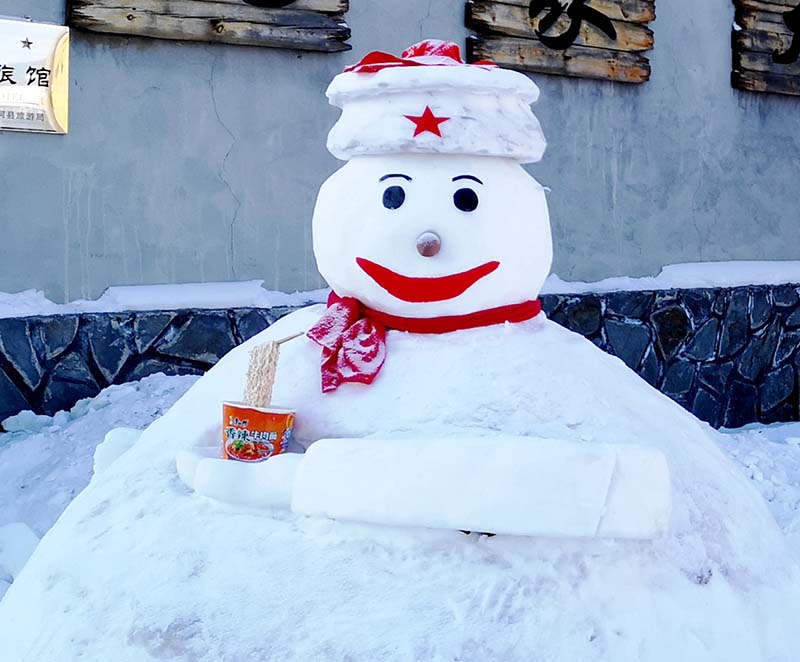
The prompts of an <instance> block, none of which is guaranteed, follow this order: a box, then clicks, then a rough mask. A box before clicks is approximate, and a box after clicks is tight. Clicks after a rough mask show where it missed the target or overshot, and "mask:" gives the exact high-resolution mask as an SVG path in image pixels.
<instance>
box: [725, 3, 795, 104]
mask: <svg viewBox="0 0 800 662" xmlns="http://www.w3.org/2000/svg"><path fill="white" fill-rule="evenodd" d="M734 4H735V5H736V21H735V23H734V26H733V75H732V76H731V81H732V83H733V86H734V87H736V88H739V89H740V90H748V91H751V92H772V93H774V94H790V95H793V96H800V0H764V1H763V2H762V1H761V0H734Z"/></svg>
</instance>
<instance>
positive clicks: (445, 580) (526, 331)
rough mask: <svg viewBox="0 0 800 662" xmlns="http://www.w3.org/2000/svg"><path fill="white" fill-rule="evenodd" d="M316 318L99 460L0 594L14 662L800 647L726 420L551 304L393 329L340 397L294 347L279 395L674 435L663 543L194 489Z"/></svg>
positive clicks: (732, 657) (206, 661) (648, 437)
mask: <svg viewBox="0 0 800 662" xmlns="http://www.w3.org/2000/svg"><path fill="white" fill-rule="evenodd" d="M318 316H319V309H318V308H314V309H306V310H303V311H299V312H298V313H295V314H293V315H291V316H288V317H286V318H284V319H282V320H281V321H280V322H278V323H276V324H275V325H274V326H273V327H271V328H270V329H268V330H267V331H265V332H264V333H262V334H261V335H260V336H258V337H256V338H255V339H253V340H251V341H249V342H248V343H246V344H245V345H243V346H241V347H239V348H237V349H236V350H234V351H233V352H231V353H230V354H229V355H227V356H226V357H225V358H223V360H222V361H220V363H219V364H218V365H217V366H216V367H215V368H213V369H212V370H211V371H210V372H209V373H208V374H207V375H206V376H204V377H203V378H201V379H200V380H199V381H198V382H197V384H195V386H194V387H193V388H192V389H191V390H190V391H189V392H188V393H187V394H186V395H185V396H184V397H183V398H181V400H179V401H178V403H177V404H176V405H175V406H174V407H173V408H172V409H171V410H170V411H169V412H168V413H167V414H166V415H165V416H163V417H162V418H161V419H159V420H158V421H156V422H155V423H153V424H152V425H151V426H150V427H149V428H148V429H147V430H146V431H145V433H144V434H143V435H142V437H141V439H140V440H139V441H138V442H137V443H136V444H135V445H134V446H133V447H132V448H131V449H130V450H129V451H127V453H126V454H125V455H124V456H123V457H122V458H120V459H119V460H118V461H116V462H114V463H113V464H111V465H110V466H108V468H107V469H106V470H105V471H103V472H102V473H100V474H98V475H97V476H95V478H94V479H93V480H92V483H91V484H90V485H89V487H88V488H87V489H85V490H84V491H83V492H82V493H81V494H80V495H79V496H78V497H77V498H76V499H75V501H74V502H73V503H72V504H71V505H70V506H69V507H68V508H67V510H66V511H65V512H64V514H63V515H62V517H61V519H60V520H59V521H58V523H57V524H56V525H55V526H54V527H53V528H52V529H51V530H50V531H49V533H48V534H47V535H46V536H45V537H44V539H43V540H42V542H41V543H40V545H39V547H38V548H37V550H36V552H35V553H34V555H33V557H32V558H31V560H30V561H29V562H28V564H27V565H26V566H25V568H24V569H23V571H22V573H21V574H20V576H19V578H18V580H17V581H16V582H15V583H14V584H13V585H12V586H11V588H10V589H9V591H8V594H7V595H6V597H5V599H4V600H3V601H2V602H0V641H2V642H3V645H4V662H18V661H21V660H56V659H58V660H61V659H63V660H73V659H75V660H77V659H87V660H106V659H113V660H115V661H119V662H127V661H131V662H133V661H136V662H139V661H145V660H153V659H173V660H192V661H194V662H211V661H213V662H218V661H220V660H225V661H234V660H277V659H281V660H298V661H307V660H315V661H317V660H319V661H326V660H331V661H333V660H336V661H340V660H345V659H352V660H398V661H399V660H403V661H408V660H426V661H427V660H456V659H457V660H462V661H472V660H474V661H485V660H503V661H514V660H525V661H539V660H541V661H548V662H550V661H552V660H582V661H600V660H603V661H613V662H634V661H635V662H674V661H675V660H692V661H694V660H697V661H707V660H725V661H726V662H738V661H741V662H794V661H795V660H797V659H800V632H798V630H797V628H796V613H798V610H800V579H799V578H798V568H797V565H796V560H795V559H794V557H793V556H792V554H791V553H790V552H789V550H788V549H787V546H786V542H785V538H784V535H783V533H782V532H781V531H780V529H779V528H778V526H777V525H776V523H775V520H774V519H773V517H772V516H771V515H770V513H769V512H768V510H767V508H766V506H765V503H764V500H763V499H762V497H761V496H760V495H759V494H758V491H757V490H756V489H755V487H754V484H753V481H748V480H747V478H746V477H745V476H743V475H742V473H741V472H740V471H739V470H738V469H737V468H736V466H735V465H734V464H733V463H732V462H731V461H730V459H729V458H728V457H726V456H725V454H723V453H722V452H721V451H720V450H719V448H718V447H717V445H716V444H715V442H718V441H719V440H720V435H719V434H718V433H715V432H714V431H713V430H711V429H710V428H709V427H708V426H706V425H704V424H701V423H700V422H698V421H697V420H696V419H695V418H694V417H692V416H691V415H690V414H689V413H687V412H685V411H684V410H682V409H681V408H680V407H679V406H678V405H676V404H675V403H673V402H672V401H670V400H669V399H668V398H666V397H664V396H663V395H661V394H659V393H658V392H656V391H655V390H653V389H651V388H650V387H649V386H647V385H646V384H645V383H644V382H643V381H642V380H640V379H639V378H638V377H637V376H636V375H635V374H634V373H632V372H631V371H630V370H628V369H627V368H626V367H625V366H624V364H622V362H621V361H619V360H618V359H616V358H613V357H610V356H608V355H606V354H603V353H602V352H601V351H600V350H598V349H597V348H596V347H595V346H594V345H592V344H591V343H590V342H588V341H586V340H585V339H583V338H581V337H579V336H576V335H574V334H571V333H569V332H568V331H566V330H564V329H562V328H560V327H558V326H557V325H555V324H553V323H551V322H549V321H547V320H545V319H536V320H533V321H531V322H529V323H524V324H519V325H507V326H498V327H491V328H488V329H482V330H471V331H461V332H457V333H455V334H447V335H443V336H435V337H419V336H413V335H411V334H401V333H395V332H390V334H389V335H388V338H387V350H388V358H387V362H386V365H385V366H384V369H383V371H382V373H381V375H379V377H378V379H377V380H376V381H375V383H374V384H373V385H372V386H371V387H369V388H368V389H365V388H362V387H360V386H358V385H346V386H345V387H342V388H341V389H339V391H337V392H336V393H335V394H333V397H331V398H329V399H325V400H323V399H322V398H321V397H319V396H317V395H315V394H316V393H317V391H318V389H319V382H318V379H319V372H318V371H319V368H318V360H319V355H318V353H315V351H312V350H313V347H311V345H312V343H310V341H307V340H306V339H298V340H295V341H291V342H290V343H287V345H286V346H285V351H282V359H281V366H280V367H279V370H278V380H279V384H278V385H276V400H278V398H280V399H279V400H278V401H279V403H280V404H281V405H286V406H293V407H295V408H296V409H297V410H298V412H299V418H298V427H297V429H296V432H297V434H298V441H299V442H300V446H306V445H308V444H310V443H311V442H313V441H314V440H316V439H319V438H321V437H322V436H328V437H343V436H347V437H354V436H355V437H365V436H380V435H382V436H387V437H397V436H398V435H401V434H403V433H405V434H408V433H410V432H412V431H416V432H417V433H425V434H430V435H431V436H439V437H444V436H446V437H449V438H458V437H465V438H466V437H470V438H475V437H483V438H485V440H486V444H487V454H488V453H489V452H490V450H489V449H490V447H491V444H492V440H493V438H497V437H498V435H499V434H501V433H504V434H515V435H521V436H539V437H549V438H554V439H564V440H568V441H571V442H575V443H578V442H583V443H587V444H591V443H593V442H599V443H614V444H633V445H637V446H645V447H652V448H656V449H659V450H660V451H661V452H662V453H663V454H664V456H665V457H666V459H667V462H668V464H669V468H670V473H671V480H672V493H673V511H672V517H671V520H670V524H669V530H668V532H667V534H666V535H665V536H664V537H663V538H661V539H658V540H654V541H645V542H642V541H618V540H617V541H615V540H611V541H608V540H552V539H543V538H532V537H519V536H503V535H498V536H495V537H491V538H489V537H485V536H480V535H478V534H471V535H464V534H462V533H460V532H458V531H441V530H439V531H436V530H430V529H422V528H407V527H384V526H377V525H368V524H354V523H349V522H340V521H334V520H330V519H325V518H318V517H302V516H298V515H295V514H291V513H289V512H283V511H262V510H255V509H253V508H250V507H248V506H242V505H226V504H224V503H221V502H219V501H215V500H211V499H208V498H206V497H201V496H199V495H197V494H195V493H193V492H191V491H190V490H188V489H187V488H186V487H185V486H184V485H183V483H182V482H181V480H180V478H179V477H178V475H177V473H176V469H175V457H176V454H178V453H180V451H182V450H188V449H191V448H194V447H202V446H207V447H212V446H214V445H215V444H216V443H217V440H218V439H219V433H220V403H221V402H222V401H223V400H226V399H239V398H241V396H242V392H243V386H244V375H245V373H246V365H247V358H248V357H247V355H248V350H249V349H250V348H251V347H253V346H254V345H255V344H257V343H260V342H264V341H266V340H268V339H270V338H277V337H284V336H288V335H291V334H292V333H293V332H294V331H298V330H302V329H304V328H308V327H309V326H310V325H311V324H312V323H313V322H314V321H316V319H317V318H318ZM315 357H316V359H315ZM312 377H313V378H312ZM301 420H302V421H303V422H302V424H301V423H300V421H301ZM321 432H326V433H327V434H324V435H323V434H321ZM267 465H269V462H267ZM0 466H2V465H1V464H0ZM265 466H266V465H265ZM227 484H228V483H227V482H226V485H227ZM442 487H443V488H446V489H448V490H452V489H460V490H463V491H465V492H466V491H471V490H478V489H497V490H502V487H503V486H502V485H491V486H486V485H477V484H474V483H471V482H468V483H466V484H464V485H461V486H457V487H453V486H447V485H443V486H442ZM642 498H646V494H643V495H642ZM430 507H431V509H432V510H435V509H436V507H437V503H436V499H435V498H432V499H431V503H430ZM254 617H255V618H254ZM98 623H102V627H97V624H98Z"/></svg>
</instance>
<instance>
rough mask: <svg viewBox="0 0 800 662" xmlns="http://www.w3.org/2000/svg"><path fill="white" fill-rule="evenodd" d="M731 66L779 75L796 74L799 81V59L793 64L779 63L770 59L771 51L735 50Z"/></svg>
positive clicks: (737, 68)
mask: <svg viewBox="0 0 800 662" xmlns="http://www.w3.org/2000/svg"><path fill="white" fill-rule="evenodd" d="M733 68H734V69H735V70H737V71H739V70H747V71H761V72H764V73H770V74H777V75H779V76H797V77H798V81H799V82H800V61H798V62H795V63H794V64H779V63H777V62H773V61H772V53H753V52H748V51H736V52H734V54H733Z"/></svg>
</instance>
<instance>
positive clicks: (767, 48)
mask: <svg viewBox="0 0 800 662" xmlns="http://www.w3.org/2000/svg"><path fill="white" fill-rule="evenodd" d="M732 40H733V49H734V51H754V52H756V53H770V54H771V53H774V52H775V51H776V50H777V51H785V50H787V49H788V48H789V46H791V44H792V36H791V35H788V34H778V33H777V32H761V31H759V30H739V31H738V32H734V33H733V34H732Z"/></svg>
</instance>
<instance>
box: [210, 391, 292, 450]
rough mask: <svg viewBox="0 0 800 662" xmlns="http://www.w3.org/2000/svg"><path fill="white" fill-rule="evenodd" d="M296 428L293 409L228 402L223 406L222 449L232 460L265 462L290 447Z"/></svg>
mask: <svg viewBox="0 0 800 662" xmlns="http://www.w3.org/2000/svg"><path fill="white" fill-rule="evenodd" d="M293 428H294V412H293V411H292V410H291V409H282V408H281V407H252V406H250V405H246V404H243V403H241V402H225V403H223V405H222V452H223V454H224V457H225V458H227V459H229V460H238V461H239V462H263V461H264V460H267V459H269V458H271V457H272V456H273V455H277V454H278V453H283V452H284V451H285V450H286V447H287V446H288V444H289V441H290V440H291V438H292V429H293Z"/></svg>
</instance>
